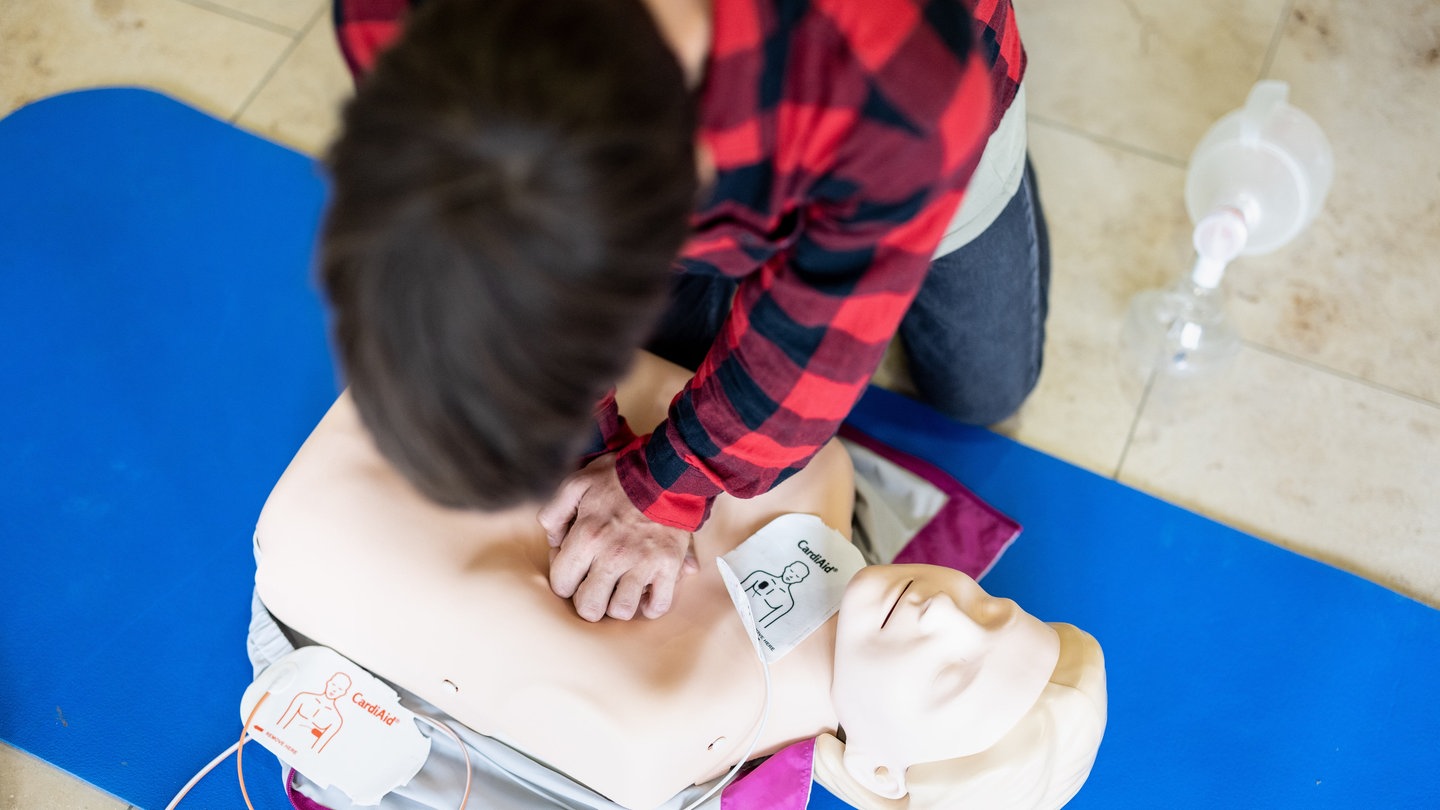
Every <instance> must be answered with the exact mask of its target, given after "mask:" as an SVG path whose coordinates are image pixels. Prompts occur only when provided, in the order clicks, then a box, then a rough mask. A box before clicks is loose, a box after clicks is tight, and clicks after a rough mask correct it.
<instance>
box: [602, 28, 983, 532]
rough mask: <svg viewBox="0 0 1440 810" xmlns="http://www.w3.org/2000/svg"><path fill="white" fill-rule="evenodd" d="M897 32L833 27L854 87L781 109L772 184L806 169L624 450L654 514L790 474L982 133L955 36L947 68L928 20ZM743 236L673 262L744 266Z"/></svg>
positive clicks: (860, 368) (912, 282) (845, 407)
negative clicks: (823, 100)
mask: <svg viewBox="0 0 1440 810" xmlns="http://www.w3.org/2000/svg"><path fill="white" fill-rule="evenodd" d="M935 4H936V3H935V2H933V0H932V2H931V3H928V4H924V3H916V4H915V5H913V6H909V8H911V9H912V11H914V12H915V13H916V14H917V15H920V14H924V13H926V10H927V9H928V7H929V6H931V5H935ZM818 5H820V6H825V5H828V4H826V3H824V2H821V3H819V4H818ZM835 5H837V6H845V5H847V4H839V3H837V4H835ZM848 5H850V6H852V7H853V4H848ZM895 5H896V6H898V5H900V4H895ZM952 5H954V6H955V7H958V5H957V4H952ZM887 8H889V7H887ZM872 16H873V15H872ZM893 21H894V16H893V15H892V16H890V17H888V18H887V22H893ZM831 22H834V23H835V24H836V25H843V24H844V23H845V21H844V20H831ZM894 30H896V29H894V28H886V29H885V30H883V31H876V30H874V29H873V28H872V29H867V30H861V31H859V32H857V33H851V32H846V33H847V35H849V36H850V37H851V44H852V46H853V47H855V48H856V49H857V52H858V53H859V59H860V61H861V64H860V65H859V66H858V67H857V69H856V71H855V73H854V75H852V76H850V77H849V79H850V80H851V81H852V86H851V87H849V88H848V89H847V88H845V87H844V85H845V79H846V77H833V76H832V77H830V82H829V87H830V88H831V89H830V90H827V93H828V92H831V90H834V89H835V88H836V87H838V88H839V95H840V96H841V97H843V99H844V102H845V103H843V104H830V105H819V104H815V103H814V102H813V99H810V98H803V97H802V98H798V99H794V98H792V99H787V100H782V101H781V102H780V104H779V105H778V108H777V110H776V113H775V115H776V116H777V121H776V131H777V135H776V139H775V142H776V144H777V147H776V154H775V158H774V160H775V167H774V170H775V172H776V180H775V182H777V183H787V182H800V178H804V180H805V182H806V183H807V188H806V193H805V194H804V195H803V203H802V204H801V205H800V206H799V207H797V208H796V209H795V210H794V211H793V212H792V217H791V218H792V219H793V224H792V226H791V227H792V228H793V231H791V232H790V233H788V234H785V235H783V236H782V237H781V238H780V239H779V240H777V241H778V242H779V243H780V246H781V249H779V250H777V251H776V252H775V254H774V255H773V256H770V257H768V258H767V259H764V260H763V264H762V265H761V267H760V269H759V270H758V272H752V273H750V274H749V275H746V276H745V277H744V278H743V280H742V282H741V284H740V287H739V289H738V291H737V294H736V298H735V302H734V305H733V307H732V311H731V315H730V317H729V319H728V321H727V322H726V323H725V325H724V326H723V327H722V331H721V334H720V336H719V337H718V338H717V340H716V343H715V345H714V347H713V348H712V349H711V351H710V353H709V354H708V356H707V357H706V359H705V361H704V362H703V363H702V365H701V367H700V369H699V370H698V371H697V372H696V374H695V376H694V378H693V379H692V380H691V382H690V383H689V385H688V386H687V387H686V388H685V389H684V390H683V391H682V392H681V393H680V395H679V396H677V398H676V399H675V400H674V402H673V403H672V405H671V408H670V411H669V416H668V419H667V420H666V421H665V422H663V423H662V424H661V425H660V426H659V427H658V428H657V429H656V431H655V432H654V433H653V434H651V435H650V436H648V437H642V438H639V439H636V440H634V441H632V442H631V443H630V444H629V445H628V446H627V447H626V448H625V449H624V450H622V451H621V454H620V457H619V459H618V461H617V470H618V471H619V473H620V476H621V482H622V484H623V485H624V487H625V489H626V492H627V494H629V495H630V497H631V499H632V501H634V502H635V504H636V505H637V506H639V507H640V508H641V509H642V511H644V512H645V514H646V515H647V516H649V517H650V518H651V519H652V520H655V521H657V522H660V523H664V524H667V525H671V526H678V527H681V528H687V529H694V528H696V527H698V526H699V525H700V524H701V523H703V522H704V520H705V517H706V516H707V514H708V510H709V507H710V504H711V503H712V502H713V499H714V497H715V496H716V495H718V494H719V493H721V492H729V493H731V494H733V495H736V496H738V497H742V498H743V497H751V496H754V495H758V494H760V493H763V492H765V491H768V490H769V489H771V488H772V487H774V486H775V485H776V484H778V483H779V482H781V481H783V480H785V479H786V478H787V477H789V476H790V475H792V474H794V473H795V472H797V471H799V470H800V469H802V468H803V467H804V466H805V464H806V463H808V462H809V460H810V459H811V457H813V456H814V454H815V453H816V452H818V450H819V449H820V447H821V446H823V445H824V443H825V442H827V441H829V440H830V439H831V438H832V437H833V436H834V435H835V432H836V430H837V429H838V427H839V424H840V422H841V421H842V420H843V419H844V418H845V416H846V415H847V414H848V413H849V412H850V409H851V407H852V406H853V405H854V403H855V402H856V400H857V399H858V398H859V396H860V394H861V393H862V392H863V391H864V388H865V386H866V385H867V384H868V382H869V380H870V377H871V375H872V374H873V373H874V370H875V368H876V367H877V366H878V365H879V362H880V360H881V358H882V357H883V355H884V352H885V348H886V346H887V345H888V343H889V341H890V339H891V337H892V336H893V334H894V332H895V330H896V328H897V327H898V325H899V323H900V320H901V318H902V317H903V316H904V314H905V311H906V310H907V309H908V308H909V305H910V302H911V300H912V299H913V298H914V296H915V293H916V292H917V291H918V289H919V287H920V284H921V282H922V281H923V279H924V276H925V273H926V271H927V269H928V267H929V262H930V259H931V256H932V254H933V252H934V249H935V246H936V245H937V244H938V243H939V240H940V238H941V236H942V235H943V232H944V229H945V227H946V225H947V224H948V223H949V221H950V219H951V218H952V216H953V214H954V212H955V210H956V207H957V206H958V205H959V202H960V197H961V190H962V189H963V187H964V185H965V183H966V182H968V180H969V176H970V174H971V173H972V172H973V171H974V167H975V164H976V162H977V161H978V159H979V155H980V151H981V149H982V147H983V144H984V141H985V138H986V137H988V135H989V132H990V129H991V127H990V121H991V118H992V116H991V97H992V92H991V84H990V78H989V70H988V68H987V66H986V64H985V61H984V59H983V57H981V56H979V55H978V54H977V53H975V52H974V49H972V48H966V47H965V46H963V45H962V46H959V47H961V48H962V49H963V50H962V52H965V53H968V54H969V57H968V58H967V59H966V60H965V61H963V62H960V61H957V60H954V59H951V60H950V63H949V64H948V66H947V63H946V61H945V59H944V56H943V55H944V54H945V53H946V52H950V53H953V52H954V50H953V48H954V47H955V43H951V44H950V46H949V47H947V46H946V44H945V43H943V42H939V41H937V37H938V35H937V33H936V32H935V30H934V29H933V28H929V27H925V26H923V25H921V24H919V23H918V22H916V23H915V25H914V28H913V30H912V31H911V32H910V34H909V35H908V37H909V38H908V39H903V38H897V37H895V36H894V34H893V31H894ZM901 30H902V31H903V28H902V29H901ZM952 30H953V29H952ZM961 30H964V31H966V32H968V28H965V29H961ZM867 36H869V37H870V38H869V39H866V38H865V37H867ZM900 50H904V51H906V53H903V54H900V55H898V56H893V55H892V53H893V52H896V51H900ZM867 59H868V60H869V61H868V62H867V61H866V60H867ZM946 71H948V73H949V75H945V74H946ZM854 82H858V84H854ZM937 83H938V86H939V88H940V89H939V90H938V91H937V89H936V88H937ZM832 98H833V95H832ZM741 241H743V240H741ZM741 241H737V240H734V239H724V238H718V239H714V240H710V241H709V242H704V241H702V242H701V243H700V247H699V249H698V250H692V251H688V252H687V256H686V258H687V259H689V260H691V261H701V262H704V263H707V264H709V265H711V266H713V267H717V268H721V269H722V271H724V270H726V269H727V268H729V267H732V266H738V265H743V264H744V263H745V262H746V261H747V257H749V258H748V261H749V263H750V265H751V266H752V267H753V266H754V263H755V250H754V245H743V244H741Z"/></svg>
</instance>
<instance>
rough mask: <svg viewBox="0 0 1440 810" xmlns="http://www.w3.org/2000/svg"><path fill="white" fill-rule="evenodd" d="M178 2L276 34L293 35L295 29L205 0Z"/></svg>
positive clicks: (183, 0)
mask: <svg viewBox="0 0 1440 810" xmlns="http://www.w3.org/2000/svg"><path fill="white" fill-rule="evenodd" d="M180 2H181V3H185V4H186V5H191V6H194V7H195V8H200V9H204V10H206V11H213V12H215V13H216V14H219V15H220V16H222V17H229V18H230V19H232V20H236V21H239V22H243V23H248V24H250V25H253V26H255V27H257V28H264V29H265V30H267V31H270V32H273V33H276V34H283V35H285V36H287V37H293V36H295V30H294V29H293V28H290V27H288V26H284V25H281V24H280V23H276V22H271V21H269V20H266V19H263V18H261V17H256V16H253V15H250V14H246V13H245V12H243V11H236V10H235V9H233V8H226V7H225V6H221V5H216V4H215V3H209V2H206V0H180Z"/></svg>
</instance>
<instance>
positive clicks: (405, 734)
mask: <svg viewBox="0 0 1440 810" xmlns="http://www.w3.org/2000/svg"><path fill="white" fill-rule="evenodd" d="M267 692H268V693H269V696H268V697H265V703H264V705H262V706H260V708H259V710H258V711H256V712H255V716H254V717H250V713H251V711H253V710H254V709H255V706H256V704H257V703H259V702H260V698H261V697H262V696H264V695H265V694H266V693H267ZM240 717H241V719H242V721H243V720H244V719H245V718H250V720H249V722H250V724H249V726H248V727H247V728H246V731H247V732H248V733H249V735H250V736H251V737H252V738H253V739H254V740H255V742H257V743H259V744H260V745H262V746H264V747H265V748H266V749H268V750H269V751H270V752H271V753H272V754H274V755H275V756H276V757H278V758H279V759H280V761H281V762H284V763H285V764H287V765H289V766H290V767H292V768H294V769H295V770H297V771H299V772H300V773H302V774H304V775H305V777H306V778H307V779H310V780H311V781H313V782H315V783H316V784H317V785H319V786H320V787H330V786H332V785H333V786H334V787H336V788H339V789H340V790H341V791H343V792H344V793H345V795H347V796H349V797H350V798H351V799H352V800H353V801H355V802H356V803H357V804H370V805H373V804H379V802H380V799H381V797H383V796H384V795H385V794H386V793H389V792H390V791H392V790H394V789H396V788H398V787H400V786H401V785H404V784H406V783H408V782H409V781H410V780H411V778H413V777H414V776H415V774H416V773H418V772H419V770H420V767H421V766H422V765H424V764H425V760H426V759H427V758H428V757H429V756H430V739H429V738H428V737H426V736H425V735H423V734H421V733H420V728H419V727H418V726H417V725H416V724H415V714H414V713H413V712H411V711H410V710H409V709H406V708H405V707H403V706H401V705H400V698H399V696H398V695H396V694H395V691H394V690H393V689H391V688H390V687H388V686H386V685H385V684H384V683H382V682H381V681H380V680H379V679H378V678H376V677H375V676H374V675H371V674H370V673H369V672H366V671H365V670H364V669H363V668H361V667H360V665H359V664H356V663H354V662H352V661H350V660H348V659H346V658H345V657H344V656H342V655H340V654H339V653H337V652H335V651H334V650H332V649H330V648H329V647H320V646H312V647H301V648H299V649H297V650H295V651H294V652H292V653H290V654H289V655H286V656H285V657H284V658H281V659H280V660H278V661H276V662H275V663H274V664H271V665H270V666H269V667H267V668H266V669H265V671H264V672H261V673H260V676H259V677H257V678H256V679H255V682H254V683H252V684H250V686H249V687H248V688H247V689H246V690H245V695H244V696H243V697H242V698H241V699H240Z"/></svg>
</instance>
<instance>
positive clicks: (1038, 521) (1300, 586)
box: [851, 389, 1440, 810]
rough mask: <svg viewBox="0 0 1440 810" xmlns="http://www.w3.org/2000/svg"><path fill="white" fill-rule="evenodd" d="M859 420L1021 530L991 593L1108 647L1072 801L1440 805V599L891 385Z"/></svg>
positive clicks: (875, 395)
mask: <svg viewBox="0 0 1440 810" xmlns="http://www.w3.org/2000/svg"><path fill="white" fill-rule="evenodd" d="M851 423H852V424H853V425H855V426H856V427H859V428H861V429H862V430H864V431H866V432H867V433H869V434H871V435H872V436H874V437H875V438H877V439H879V440H881V441H883V442H885V443H887V444H891V445H894V446H896V447H899V448H902V449H908V450H909V451H910V452H912V453H914V454H915V455H918V456H921V457H922V458H925V459H926V460H928V461H930V462H932V463H934V464H936V465H937V466H940V467H942V468H943V469H945V470H946V471H948V472H949V473H950V474H952V475H954V476H955V477H956V478H957V479H958V480H960V481H963V482H964V483H965V484H966V485H967V486H968V487H970V488H971V489H972V490H973V491H974V492H975V493H976V494H977V495H979V496H980V497H981V498H983V499H985V500H986V501H988V502H989V503H991V504H992V505H994V506H995V507H996V508H998V509H1000V511H1002V512H1005V513H1006V514H1008V515H1010V516H1011V517H1013V518H1015V519H1016V520H1018V521H1019V522H1020V524H1021V525H1022V526H1023V527H1024V529H1023V532H1022V533H1021V535H1020V539H1019V540H1018V541H1016V542H1015V543H1014V544H1013V545H1012V546H1011V547H1010V549H1009V550H1008V551H1007V552H1006V553H1005V555H1004V556H1003V557H1001V558H1000V561H999V562H998V563H996V565H995V567H994V568H993V569H991V571H990V573H989V574H988V575H987V576H986V577H985V580H984V584H985V587H986V589H987V590H989V591H990V592H991V593H994V594H997V595H1000V596H1008V597H1011V598H1013V599H1015V600H1016V601H1017V602H1019V603H1020V604H1021V605H1024V606H1025V608H1026V610H1028V611H1029V612H1031V613H1033V614H1035V615H1037V616H1039V617H1040V618H1042V619H1045V620H1047V621H1065V622H1070V623H1071V624H1075V625H1077V626H1079V627H1082V628H1085V629H1086V630H1088V631H1090V632H1091V633H1092V634H1094V635H1095V637H1096V638H1097V639H1099V641H1100V644H1101V646H1102V647H1103V648H1104V650H1105V669H1106V677H1107V684H1108V689H1109V696H1110V719H1109V725H1108V726H1107V728H1106V732H1105V740H1104V742H1103V743H1102V745H1101V748H1100V756H1099V758H1098V760H1097V762H1096V766H1095V770H1094V771H1093V773H1092V774H1091V776H1090V781H1089V782H1087V783H1086V785H1085V787H1084V788H1083V789H1082V790H1081V791H1080V795H1079V796H1078V797H1077V798H1076V799H1075V800H1074V801H1072V802H1071V803H1070V805H1068V806H1069V807H1072V808H1077V809H1080V808H1106V809H1107V810H1114V808H1179V807H1186V808H1191V807H1193V808H1261V807H1263V808H1440V785H1437V782H1436V778H1435V776H1436V774H1440V679H1437V672H1440V611H1436V610H1433V609H1431V608H1429V607H1427V606H1425V605H1422V604H1420V603H1418V602H1415V601H1414V600H1411V599H1409V598H1407V597H1404V596H1401V595H1399V594H1397V593H1395V592H1393V591H1390V590H1387V589H1385V588H1382V587H1380V586H1378V585H1375V584H1374V583H1371V582H1368V581H1366V580H1363V579H1360V578H1359V577H1356V576H1354V575H1351V574H1348V573H1345V572H1343V571H1340V570H1338V569H1335V568H1332V567H1330V566H1328V565H1324V564H1322V563H1319V562H1315V561H1314V560H1310V559H1307V558H1304V557H1301V556H1299V555H1296V554H1293V553H1291V552H1289V551H1286V550H1284V549H1281V548H1279V547H1277V546H1274V545H1271V544H1269V543H1266V542H1263V541H1261V540H1258V539H1256V538H1254V537H1251V536H1249V535H1246V534H1244V533H1242V532H1238V531H1236V530H1234V529H1230V528H1227V527H1225V526H1222V525H1220V524H1218V523H1215V522H1213V521H1210V520H1208V519H1206V518H1203V517H1201V516H1199V515H1196V514H1194V513H1192V512H1188V511H1185V510H1183V509H1180V508H1178V507H1175V506H1172V505H1170V504H1167V503H1164V502H1163V501H1160V500H1157V499H1155V498H1153V497H1150V496H1149V495H1145V494H1144V493H1141V492H1137V491H1135V490H1133V489H1130V488H1128V487H1125V486H1123V485H1121V484H1118V483H1116V482H1114V481H1111V480H1109V479H1107V478H1102V477H1100V476H1098V475H1094V474H1092V473H1089V472H1086V471H1084V470H1081V469H1078V468H1076V467H1072V466H1070V465H1069V464H1066V463H1064V462H1061V461H1058V460H1056V459H1053V458H1051V457H1049V456H1046V455H1044V454H1042V453H1038V452H1036V451H1034V450H1031V449H1029V448H1026V447H1023V446H1021V445H1019V444H1016V443H1015V442H1013V441H1010V440H1009V439H1006V438H1004V437H1002V436H997V435H995V434H993V433H990V432H989V431H985V430H980V429H976V428H967V427H962V426H958V425H955V424H953V423H951V422H949V421H948V420H946V419H944V418H943V417H941V416H939V415H938V414H936V413H935V412H933V411H931V410H929V409H928V408H925V407H922V406H920V405H918V404H916V403H914V402H912V401H910V400H908V399H905V398H904V397H900V396H897V395H895V394H892V393H890V392H887V391H880V390H875V389H872V390H871V391H870V392H869V393H868V394H867V395H866V396H865V398H864V399H863V400H862V401H861V403H860V405H859V406H858V408H857V409H856V412H855V413H854V415H853V416H852V417H851ZM1356 540H1357V542H1360V541H1363V538H1356Z"/></svg>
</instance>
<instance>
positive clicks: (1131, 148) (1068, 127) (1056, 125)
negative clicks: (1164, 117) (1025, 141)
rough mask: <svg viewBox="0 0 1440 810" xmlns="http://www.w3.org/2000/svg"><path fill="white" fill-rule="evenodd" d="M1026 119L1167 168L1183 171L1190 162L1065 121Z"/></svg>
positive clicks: (1038, 118)
mask: <svg viewBox="0 0 1440 810" xmlns="http://www.w3.org/2000/svg"><path fill="white" fill-rule="evenodd" d="M1026 119H1027V120H1028V121H1029V122H1030V123H1031V124H1039V125H1040V126H1043V127H1049V128H1051V129H1058V130H1060V131H1061V132H1067V133H1069V134H1071V135H1077V136H1079V137H1081V138H1085V139H1087V140H1090V141H1094V142H1095V143H1098V144H1100V145H1101V146H1108V147H1110V148H1112V149H1119V150H1120V151H1122V152H1129V153H1130V154H1132V155H1139V156H1140V157H1144V158H1149V159H1151V160H1154V161H1157V162H1160V163H1164V164H1165V165H1167V166H1174V167H1176V168H1178V169H1183V168H1185V167H1186V166H1188V165H1189V163H1188V162H1186V161H1184V160H1181V159H1180V158H1176V157H1171V156H1170V155H1165V154H1161V153H1160V152H1155V151H1152V150H1150V149H1146V148H1144V147H1143V146H1135V145H1134V144H1129V143H1125V142H1124V141H1121V140H1117V139H1115V138H1112V137H1110V136H1108V135H1097V134H1095V133H1093V132H1086V131H1085V130H1083V129H1080V128H1079V127H1077V126H1074V125H1072V124H1067V123H1065V122H1063V121H1056V120H1055V119H1053V118H1047V117H1045V116H1043V115H1035V114H1033V113H1032V114H1030V115H1028V116H1026Z"/></svg>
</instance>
